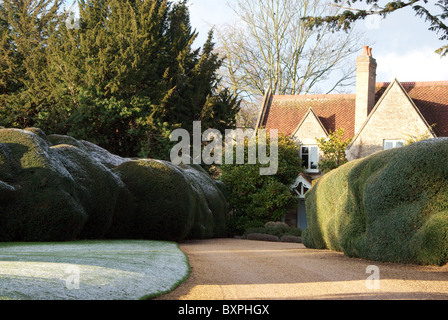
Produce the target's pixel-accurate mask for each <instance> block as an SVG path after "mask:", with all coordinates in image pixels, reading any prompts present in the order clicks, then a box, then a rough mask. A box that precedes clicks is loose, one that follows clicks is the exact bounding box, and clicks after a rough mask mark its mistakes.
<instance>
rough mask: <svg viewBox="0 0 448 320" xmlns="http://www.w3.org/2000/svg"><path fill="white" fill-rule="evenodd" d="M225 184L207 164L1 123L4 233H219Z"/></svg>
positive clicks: (13, 236) (7, 236)
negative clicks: (128, 153)
mask: <svg viewBox="0 0 448 320" xmlns="http://www.w3.org/2000/svg"><path fill="white" fill-rule="evenodd" d="M221 190H222V186H221V185H219V184H218V183H216V182H215V180H213V179H212V178H211V177H210V176H208V174H207V173H206V172H205V171H204V170H203V169H202V168H200V167H199V168H197V167H195V166H182V167H180V166H175V165H173V164H171V163H169V162H165V161H159V160H153V159H138V160H132V159H125V158H120V157H118V156H116V155H112V154H110V153H108V152H107V151H106V150H104V149H102V148H100V147H98V146H96V145H94V144H92V143H89V142H87V141H78V140H76V139H73V138H71V137H68V136H61V135H48V136H47V135H46V134H45V133H44V132H42V131H41V130H39V129H37V128H28V129H25V130H19V129H5V128H3V129H0V241H67V240H76V239H106V238H107V239H150V240H173V241H178V240H181V239H184V238H187V237H189V238H213V237H218V236H222V235H223V230H225V216H226V214H227V201H226V199H225V196H224V194H223V192H222V191H221Z"/></svg>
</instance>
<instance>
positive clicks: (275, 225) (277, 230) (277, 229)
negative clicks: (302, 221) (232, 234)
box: [244, 221, 302, 238]
mask: <svg viewBox="0 0 448 320" xmlns="http://www.w3.org/2000/svg"><path fill="white" fill-rule="evenodd" d="M251 233H258V234H260V233H261V234H268V235H273V236H276V237H278V238H281V237H283V236H300V235H301V234H302V232H301V230H300V229H298V228H293V227H290V226H289V225H287V224H286V223H284V222H280V221H276V222H274V221H269V222H267V223H265V225H264V226H263V227H252V228H248V229H246V231H245V232H244V235H245V236H246V237H247V235H249V234H251Z"/></svg>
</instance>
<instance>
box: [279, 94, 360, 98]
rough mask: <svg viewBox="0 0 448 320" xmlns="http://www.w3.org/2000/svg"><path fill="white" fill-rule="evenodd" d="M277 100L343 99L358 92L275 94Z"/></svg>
mask: <svg viewBox="0 0 448 320" xmlns="http://www.w3.org/2000/svg"><path fill="white" fill-rule="evenodd" d="M272 97H273V98H275V99H276V100H279V99H280V100H295V99H321V98H327V99H328V98H332V99H342V98H351V99H354V98H355V97H356V94H354V93H328V94H300V95H287V94H285V95H273V96H272Z"/></svg>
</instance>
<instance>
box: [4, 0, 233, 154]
mask: <svg viewBox="0 0 448 320" xmlns="http://www.w3.org/2000/svg"><path fill="white" fill-rule="evenodd" d="M60 1H61V0H53V1H50V0H46V1H44V0H40V1H39V0H27V1H19V0H11V1H9V2H7V3H5V4H4V5H2V6H1V7H0V10H1V13H0V14H1V15H0V17H1V19H0V36H1V39H0V40H1V41H0V95H1V96H0V99H1V102H2V108H0V117H1V119H2V122H1V123H0V125H5V126H15V127H25V126H31V125H33V126H38V127H40V128H42V129H43V130H44V131H47V132H50V133H63V134H67V133H68V134H70V135H72V136H74V137H75V138H78V139H85V140H89V141H92V142H94V143H96V144H99V145H100V146H102V147H104V148H106V149H108V150H109V151H111V152H113V153H116V154H119V155H122V156H144V157H156V158H164V159H166V158H167V157H168V155H169V150H170V141H169V135H170V132H171V131H172V130H173V129H175V128H178V127H183V128H186V129H191V127H192V123H193V121H195V120H202V121H203V122H205V124H204V126H209V127H215V128H218V127H219V126H221V128H222V127H223V124H229V125H230V126H231V127H232V126H234V119H235V115H236V113H237V112H238V109H239V102H238V99H237V97H235V96H232V95H231V94H229V92H228V91H226V90H223V91H221V92H220V91H218V90H217V88H218V84H219V79H218V78H217V75H216V74H217V70H218V69H219V67H220V65H221V63H222V61H221V60H220V59H219V58H218V56H217V54H215V53H214V52H213V50H214V44H213V41H212V39H213V35H212V33H210V34H209V38H208V40H207V42H206V43H205V44H204V46H203V48H202V50H201V49H200V48H198V49H193V42H194V41H195V39H196V38H197V32H196V31H193V30H192V28H191V25H190V18H189V12H188V7H187V2H186V1H181V2H178V3H171V2H169V1H163V0H78V1H77V4H78V8H79V18H80V23H79V28H78V27H76V28H74V27H73V25H72V24H71V23H68V21H69V18H70V13H69V12H62V13H61V12H60V10H59V8H60ZM24 6H25V7H24ZM24 8H25V9H24ZM24 21H25V22H26V23H24ZM23 35H25V36H23Z"/></svg>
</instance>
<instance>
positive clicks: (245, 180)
mask: <svg viewBox="0 0 448 320" xmlns="http://www.w3.org/2000/svg"><path fill="white" fill-rule="evenodd" d="M245 146H246V147H245V159H246V164H235V165H232V164H224V165H222V166H221V172H222V175H221V177H220V180H221V181H223V182H224V183H225V185H226V192H227V194H228V199H229V206H230V209H231V210H232V213H231V214H229V217H228V232H229V233H230V234H242V233H243V232H244V231H245V230H246V229H247V228H250V227H261V226H263V225H264V224H265V223H266V222H268V221H271V220H274V221H275V220H280V219H281V218H282V217H283V216H284V215H285V214H286V212H287V210H288V209H289V208H291V206H293V205H297V201H296V200H297V199H295V198H294V196H293V195H292V193H291V190H290V185H291V184H292V183H293V182H294V179H295V178H296V177H297V175H298V174H299V173H300V172H301V171H302V160H301V159H300V154H299V151H300V150H299V148H298V146H297V145H296V143H295V142H294V141H293V140H291V139H290V138H289V137H287V136H284V135H280V136H279V139H278V171H277V174H275V175H270V176H262V175H260V167H263V166H262V165H261V164H259V163H257V164H247V162H248V161H247V160H248V142H247V141H246V145H245Z"/></svg>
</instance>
